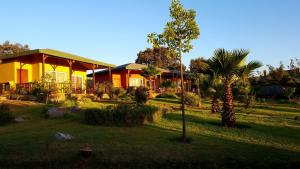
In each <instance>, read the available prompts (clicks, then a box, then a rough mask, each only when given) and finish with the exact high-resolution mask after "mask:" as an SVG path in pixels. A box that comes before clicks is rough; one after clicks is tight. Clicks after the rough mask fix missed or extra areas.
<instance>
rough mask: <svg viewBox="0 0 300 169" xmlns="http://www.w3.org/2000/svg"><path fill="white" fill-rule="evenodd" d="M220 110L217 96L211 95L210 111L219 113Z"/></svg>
mask: <svg viewBox="0 0 300 169" xmlns="http://www.w3.org/2000/svg"><path fill="white" fill-rule="evenodd" d="M220 111H221V109H220V102H219V99H218V97H216V96H213V99H212V104H211V113H219V112H220Z"/></svg>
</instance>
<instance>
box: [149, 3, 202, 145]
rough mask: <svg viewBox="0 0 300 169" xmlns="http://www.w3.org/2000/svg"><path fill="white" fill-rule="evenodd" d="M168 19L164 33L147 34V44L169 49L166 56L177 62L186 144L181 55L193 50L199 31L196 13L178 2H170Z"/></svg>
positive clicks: (183, 131) (184, 131) (183, 139)
mask: <svg viewBox="0 0 300 169" xmlns="http://www.w3.org/2000/svg"><path fill="white" fill-rule="evenodd" d="M170 17H171V21H169V22H167V24H166V26H165V28H164V32H163V33H162V34H156V33H151V34H149V35H148V42H150V43H152V44H153V47H159V46H166V47H167V48H168V49H169V51H168V55H175V56H176V58H178V60H179V63H180V74H181V109H182V141H183V142H186V122H185V111H184V84H183V65H182V53H188V52H189V51H190V50H191V49H192V48H193V46H192V44H191V41H192V40H194V39H197V38H198V36H199V35H200V30H199V27H198V25H197V22H196V20H195V17H196V11H194V10H192V9H189V10H187V9H184V7H183V5H182V4H181V3H180V1H179V0H172V3H171V6H170Z"/></svg>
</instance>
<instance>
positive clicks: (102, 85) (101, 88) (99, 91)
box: [95, 81, 112, 99]
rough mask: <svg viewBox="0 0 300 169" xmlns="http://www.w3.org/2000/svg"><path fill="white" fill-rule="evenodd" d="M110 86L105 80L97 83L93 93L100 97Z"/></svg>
mask: <svg viewBox="0 0 300 169" xmlns="http://www.w3.org/2000/svg"><path fill="white" fill-rule="evenodd" d="M111 88H112V86H111V85H110V83H109V82H107V81H105V82H103V83H97V84H96V91H95V94H96V95H97V96H98V97H99V98H101V99H102V96H103V94H107V93H108V92H109V90H110V89H111Z"/></svg>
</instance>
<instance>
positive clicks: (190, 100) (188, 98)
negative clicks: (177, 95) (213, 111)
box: [184, 92, 201, 106]
mask: <svg viewBox="0 0 300 169" xmlns="http://www.w3.org/2000/svg"><path fill="white" fill-rule="evenodd" d="M200 101H201V100H200V97H199V96H198V95H196V94H195V93H191V92H186V93H185V97H184V103H185V104H186V105H190V106H199V105H200Z"/></svg>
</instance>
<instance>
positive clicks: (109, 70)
mask: <svg viewBox="0 0 300 169" xmlns="http://www.w3.org/2000/svg"><path fill="white" fill-rule="evenodd" d="M108 76H109V84H110V85H112V75H111V67H108Z"/></svg>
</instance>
